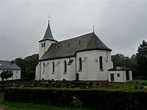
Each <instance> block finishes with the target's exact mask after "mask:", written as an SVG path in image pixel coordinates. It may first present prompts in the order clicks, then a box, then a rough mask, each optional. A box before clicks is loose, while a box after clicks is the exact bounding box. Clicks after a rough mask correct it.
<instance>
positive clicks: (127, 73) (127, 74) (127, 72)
mask: <svg viewBox="0 0 147 110" xmlns="http://www.w3.org/2000/svg"><path fill="white" fill-rule="evenodd" d="M126 80H130V77H129V71H128V70H127V71H126Z"/></svg>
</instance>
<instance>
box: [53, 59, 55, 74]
mask: <svg viewBox="0 0 147 110" xmlns="http://www.w3.org/2000/svg"><path fill="white" fill-rule="evenodd" d="M52 66H53V73H54V72H55V62H53V63H52Z"/></svg>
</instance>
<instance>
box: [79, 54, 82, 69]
mask: <svg viewBox="0 0 147 110" xmlns="http://www.w3.org/2000/svg"><path fill="white" fill-rule="evenodd" d="M79 71H82V58H81V57H80V58H79Z"/></svg>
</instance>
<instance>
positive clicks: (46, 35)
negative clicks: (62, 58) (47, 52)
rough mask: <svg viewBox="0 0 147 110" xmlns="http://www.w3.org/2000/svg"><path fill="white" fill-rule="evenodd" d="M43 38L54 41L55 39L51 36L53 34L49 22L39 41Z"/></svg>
mask: <svg viewBox="0 0 147 110" xmlns="http://www.w3.org/2000/svg"><path fill="white" fill-rule="evenodd" d="M44 40H51V41H56V40H55V39H54V38H53V35H52V32H51V28H50V24H49V22H48V26H47V29H46V32H45V34H44V37H43V39H42V40H40V41H39V42H41V41H44ZM56 42H57V41H56Z"/></svg>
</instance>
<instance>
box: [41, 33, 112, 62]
mask: <svg viewBox="0 0 147 110" xmlns="http://www.w3.org/2000/svg"><path fill="white" fill-rule="evenodd" d="M88 50H107V51H111V49H110V48H108V47H107V46H106V45H105V44H104V43H103V42H102V41H101V40H100V39H99V38H98V37H97V36H96V35H95V33H94V32H92V33H88V34H85V35H81V36H79V37H76V38H72V39H68V40H64V41H61V42H57V43H52V45H51V46H50V47H49V49H48V50H47V52H45V53H44V55H43V56H42V57H41V58H40V61H43V60H49V59H57V58H65V57H71V56H75V54H76V53H77V52H80V51H88Z"/></svg>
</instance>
